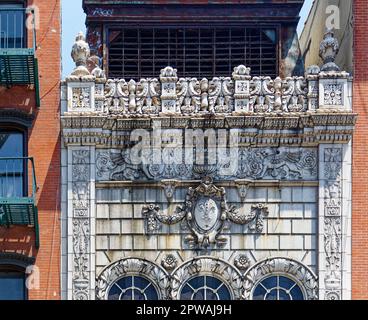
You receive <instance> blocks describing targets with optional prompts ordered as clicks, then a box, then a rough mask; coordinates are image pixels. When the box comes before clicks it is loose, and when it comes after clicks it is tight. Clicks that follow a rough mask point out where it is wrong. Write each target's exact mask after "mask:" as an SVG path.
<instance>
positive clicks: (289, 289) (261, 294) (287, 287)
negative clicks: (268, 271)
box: [253, 275, 304, 300]
mask: <svg viewBox="0 0 368 320" xmlns="http://www.w3.org/2000/svg"><path fill="white" fill-rule="evenodd" d="M253 300H304V295H303V292H302V289H301V288H300V286H299V285H298V284H297V283H296V282H295V281H294V280H292V279H290V278H288V277H285V276H279V275H277V276H271V277H268V278H266V279H264V280H262V281H261V282H259V283H258V285H257V286H256V287H255V289H254V291H253Z"/></svg>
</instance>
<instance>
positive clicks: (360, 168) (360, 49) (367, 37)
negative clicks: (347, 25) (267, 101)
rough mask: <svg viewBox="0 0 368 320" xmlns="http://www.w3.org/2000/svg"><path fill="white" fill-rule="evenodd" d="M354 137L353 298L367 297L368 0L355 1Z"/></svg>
mask: <svg viewBox="0 0 368 320" xmlns="http://www.w3.org/2000/svg"><path fill="white" fill-rule="evenodd" d="M354 7H355V8H354V11H355V26H354V28H355V30H354V31H355V35H354V50H355V53H354V55H355V58H354V59H355V63H354V64H355V67H354V68H355V71H354V93H353V96H354V111H355V112H357V113H359V119H358V124H357V128H356V133H355V136H354V140H353V230H352V235H353V257H352V272H353V275H352V277H353V279H352V280H353V299H368V265H367V263H368V165H367V156H368V67H367V61H368V24H367V17H368V1H367V0H355V1H354Z"/></svg>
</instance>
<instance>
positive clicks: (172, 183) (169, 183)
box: [161, 180, 179, 201]
mask: <svg viewBox="0 0 368 320" xmlns="http://www.w3.org/2000/svg"><path fill="white" fill-rule="evenodd" d="M178 184H179V181H177V180H162V181H161V187H162V188H163V189H164V192H165V196H166V198H167V200H168V201H171V200H172V198H173V197H174V194H175V190H176V188H177V186H178Z"/></svg>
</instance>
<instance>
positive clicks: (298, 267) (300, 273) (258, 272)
mask: <svg viewBox="0 0 368 320" xmlns="http://www.w3.org/2000/svg"><path fill="white" fill-rule="evenodd" d="M275 274H284V275H287V276H289V277H290V276H291V277H292V278H293V279H294V280H295V281H296V282H297V283H298V284H299V285H300V287H301V288H302V290H303V291H304V295H305V299H306V300H317V299H318V279H317V276H315V274H314V273H313V271H311V270H310V269H309V268H308V267H307V266H304V265H303V264H301V263H300V262H298V261H296V260H293V259H286V258H269V259H266V260H263V261H260V262H258V263H257V264H255V265H254V266H253V267H251V268H250V269H249V270H248V271H247V272H246V274H245V275H244V278H245V281H244V286H245V291H244V294H243V298H244V299H245V300H252V294H253V290H254V288H255V287H256V286H257V284H258V283H259V282H260V281H262V280H263V279H265V278H266V277H267V276H272V275H275Z"/></svg>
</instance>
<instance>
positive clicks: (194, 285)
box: [180, 276, 231, 300]
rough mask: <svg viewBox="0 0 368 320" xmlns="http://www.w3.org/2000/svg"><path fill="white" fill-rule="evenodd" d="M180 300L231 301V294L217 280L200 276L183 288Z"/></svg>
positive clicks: (223, 284)
mask: <svg viewBox="0 0 368 320" xmlns="http://www.w3.org/2000/svg"><path fill="white" fill-rule="evenodd" d="M180 300H231V294H230V291H229V289H228V288H227V286H226V285H225V283H224V282H222V281H220V280H219V279H217V278H214V277H210V276H200V277H196V278H193V279H191V280H189V281H188V282H187V283H186V284H185V285H184V286H183V289H182V290H181V293H180Z"/></svg>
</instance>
